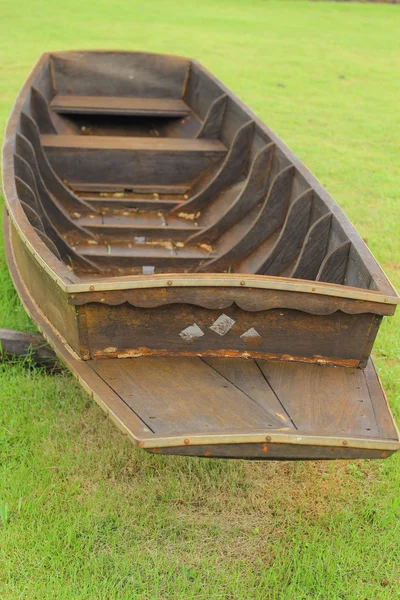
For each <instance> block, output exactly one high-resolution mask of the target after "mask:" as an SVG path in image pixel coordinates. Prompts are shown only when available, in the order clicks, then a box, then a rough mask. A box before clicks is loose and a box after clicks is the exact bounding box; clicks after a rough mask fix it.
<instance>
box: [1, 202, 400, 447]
mask: <svg viewBox="0 0 400 600" xmlns="http://www.w3.org/2000/svg"><path fill="white" fill-rule="evenodd" d="M11 226H12V224H11V222H10V220H9V219H8V217H7V215H6V214H5V215H4V224H3V231H4V241H5V248H6V256H7V261H8V263H9V264H10V275H11V279H12V281H13V283H14V286H15V288H16V290H17V292H18V295H19V297H20V299H21V303H22V304H23V306H24V309H25V310H26V312H27V313H28V315H29V316H30V317H31V318H32V319H33V320H34V321H35V323H36V325H37V326H38V328H39V330H40V332H41V333H42V335H43V337H44V338H45V339H46V340H47V341H48V343H49V344H50V345H51V346H52V348H53V349H54V351H55V352H56V354H57V356H58V357H59V358H60V360H61V361H62V362H63V363H64V364H65V365H66V366H67V368H68V369H69V370H70V371H71V373H72V374H73V375H74V377H75V378H76V379H77V380H78V381H79V383H80V385H81V386H82V387H83V389H84V390H85V391H86V392H87V393H88V394H89V395H90V396H91V397H92V398H93V399H94V400H95V402H96V403H97V404H98V405H99V406H100V408H102V409H103V410H104V411H105V412H106V414H107V415H108V416H109V417H110V418H111V420H112V421H113V422H114V423H115V424H116V425H117V426H118V428H119V429H120V430H121V431H122V433H123V434H125V435H127V436H128V437H129V438H130V439H131V441H132V442H133V443H134V444H135V445H136V446H138V447H139V448H142V449H162V448H174V447H186V448H188V447H191V446H199V445H201V446H207V445H215V446H221V445H229V444H234V445H240V444H267V445H268V444H270V445H279V444H288V445H296V446H306V447H307V446H318V447H329V448H342V449H347V448H352V449H361V450H379V451H381V452H386V451H388V452H395V451H398V450H400V432H399V430H398V428H397V425H396V423H395V420H394V417H393V414H392V411H391V410H390V406H389V403H388V401H387V397H386V394H385V392H384V390H383V388H382V384H381V381H380V378H379V376H378V375H377V373H376V370H375V366H374V365H373V363H372V361H371V363H372V366H373V369H374V372H375V374H376V377H377V383H378V385H379V387H380V390H381V392H382V395H383V400H384V402H385V405H386V407H387V410H388V414H389V417H390V421H391V425H392V426H393V432H394V434H395V436H396V437H393V438H376V437H371V438H363V437H362V436H354V435H351V436H348V437H347V436H324V435H312V434H307V433H301V432H300V431H296V432H294V433H293V434H288V433H279V430H271V429H265V430H260V431H256V430H255V431H252V432H251V433H227V432H224V433H218V432H216V433H213V434H199V433H196V432H193V434H191V433H190V432H185V433H184V434H182V435H171V434H159V433H157V434H154V433H153V434H152V435H143V434H139V433H137V432H135V431H134V430H132V429H131V428H129V426H128V425H127V424H126V423H125V422H124V420H123V416H122V415H118V412H120V411H118V410H114V409H113V407H112V406H111V403H108V402H107V401H106V400H103V398H102V396H101V392H100V391H96V388H98V387H102V388H104V386H106V387H107V389H108V390H109V391H111V393H112V395H113V397H114V399H116V400H117V402H118V407H117V408H119V409H121V408H122V411H123V412H125V414H126V412H127V410H129V412H130V416H131V420H132V419H133V420H134V421H136V422H137V425H138V426H139V425H140V424H143V422H142V421H141V420H140V418H139V417H138V416H137V415H136V414H135V413H134V412H133V411H132V410H131V409H128V406H127V404H126V403H125V402H124V401H123V400H122V398H121V397H120V396H119V395H118V394H117V393H116V392H115V391H114V390H112V388H110V387H109V386H108V384H106V383H105V382H104V380H103V379H101V377H100V376H99V375H98V374H97V373H96V372H95V371H94V370H93V369H92V368H91V366H90V363H91V361H90V360H88V361H85V360H83V359H81V358H80V357H79V356H78V355H77V354H76V352H74V350H73V349H72V348H71V347H70V346H69V344H68V343H67V342H66V340H65V339H64V338H63V337H62V336H61V335H60V333H59V332H58V331H57V330H56V329H55V327H54V326H53V325H52V323H51V322H50V321H49V320H48V319H47V318H46V316H45V315H44V313H43V312H42V310H41V309H40V307H39V306H38V305H37V304H36V302H35V300H34V299H33V297H32V296H31V294H30V293H29V291H28V289H27V288H26V286H25V283H24V281H23V279H22V277H20V275H19V270H18V265H17V262H16V260H15V256H14V250H13V246H12V241H11ZM118 360H120V359H118ZM121 360H150V359H146V358H144V359H138V358H128V359H121ZM328 368H336V367H328ZM339 368H346V367H339Z"/></svg>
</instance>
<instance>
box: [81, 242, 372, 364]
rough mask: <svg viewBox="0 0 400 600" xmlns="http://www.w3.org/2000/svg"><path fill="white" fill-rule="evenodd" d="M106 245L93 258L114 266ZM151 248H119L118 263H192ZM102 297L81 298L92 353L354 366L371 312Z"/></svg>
mask: <svg viewBox="0 0 400 600" xmlns="http://www.w3.org/2000/svg"><path fill="white" fill-rule="evenodd" d="M103 252H104V258H103V256H101V257H96V264H97V262H98V261H99V260H103V261H104V264H107V260H108V264H111V265H112V264H113V263H112V262H111V259H110V256H109V255H107V251H106V249H105V248H104V250H103ZM152 252H153V253H151V250H150V249H149V250H147V249H146V248H143V250H142V251H141V253H142V256H141V255H140V253H139V251H137V256H133V257H132V256H130V257H129V256H124V255H123V256H122V258H121V257H118V263H117V264H118V265H119V266H120V265H121V264H126V265H127V268H128V267H130V268H133V267H135V266H136V267H139V266H141V265H146V266H147V265H153V266H154V265H155V266H157V265H159V264H161V265H164V266H163V267H161V268H164V269H166V268H168V267H169V265H170V264H171V265H172V267H173V268H177V265H178V266H180V267H182V265H183V266H186V265H187V264H190V260H189V258H186V261H185V260H184V259H180V262H179V263H178V261H177V259H176V258H175V257H173V255H172V254H171V258H170V259H169V260H170V262H167V261H166V260H165V258H164V256H162V258H159V254H158V255H157V254H156V253H155V252H154V250H153V251H152ZM111 253H112V247H111ZM111 256H112V254H111ZM90 257H91V258H93V259H94V258H95V257H94V256H93V254H91V255H90ZM106 257H107V258H106ZM185 263H186V264H185ZM181 297H182V296H181ZM192 298H193V296H192ZM107 301H108V299H107V297H105V296H101V295H100V298H99V297H98V301H97V302H90V301H89V303H88V304H86V305H85V306H86V308H87V312H86V319H87V321H86V324H87V330H88V336H89V338H90V347H91V352H92V356H93V357H99V358H100V357H110V358H111V357H113V358H114V357H115V358H117V357H135V356H148V355H149V356H219V357H247V358H250V357H253V358H269V359H275V360H278V359H279V360H281V361H304V362H306V363H318V362H319V363H322V364H338V365H342V366H343V365H346V366H349V367H350V366H358V365H359V362H360V359H361V357H362V355H363V349H364V346H365V340H366V339H367V335H368V332H369V331H370V328H371V322H372V319H373V316H372V315H370V314H368V313H366V314H360V315H348V314H345V313H341V312H339V311H338V312H335V313H333V314H330V315H326V316H320V317H316V316H315V315H312V314H308V313H303V312H300V311H299V310H289V309H283V308H278V309H271V310H265V311H257V312H248V311H245V310H242V309H240V308H239V307H238V306H237V305H236V304H232V303H230V304H231V306H229V308H226V309H215V308H203V307H202V306H196V305H195V304H189V303H188V302H186V301H182V303H179V302H177V303H175V304H168V303H167V304H166V305H164V306H160V307H159V308H157V309H155V308H152V307H151V304H150V307H144V308H136V307H134V306H131V305H130V304H129V301H127V300H125V301H124V298H121V297H118V296H117V297H116V298H115V300H114V301H112V300H111V303H110V305H109V304H107ZM200 302H201V301H200ZM194 303H196V298H194ZM221 322H222V323H223V324H225V325H226V327H225V330H224V331H223V332H222V333H221V332H220V331H219V330H218V331H216V330H215V328H217V329H218V327H219V324H220V323H221ZM332 332H335V335H332Z"/></svg>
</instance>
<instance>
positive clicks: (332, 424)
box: [257, 360, 379, 437]
mask: <svg viewBox="0 0 400 600" xmlns="http://www.w3.org/2000/svg"><path fill="white" fill-rule="evenodd" d="M257 362H258V365H259V366H260V368H261V370H262V372H263V373H264V375H265V377H266V378H267V380H268V383H269V384H270V386H271V387H272V389H273V390H274V392H275V394H276V395H277V397H278V398H279V400H280V401H281V402H282V404H283V406H284V407H285V408H286V411H287V413H288V414H289V415H290V417H291V418H292V419H293V421H294V422H295V423H296V426H297V428H298V430H299V431H301V432H311V431H313V432H314V433H315V432H317V431H318V432H319V434H320V435H333V434H335V435H336V434H337V435H339V436H340V435H341V436H346V435H348V436H349V435H361V436H363V437H378V436H379V429H378V425H377V423H376V418H375V414H374V410H373V406H372V402H371V396H370V392H369V389H368V386H367V383H366V380H365V376H364V372H363V370H362V369H352V368H336V367H320V366H318V365H305V364H300V363H292V364H290V363H286V364H283V363H271V362H267V361H260V360H258V361H257ZM300 398H301V401H299V399H300Z"/></svg>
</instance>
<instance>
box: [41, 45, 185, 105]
mask: <svg viewBox="0 0 400 600" xmlns="http://www.w3.org/2000/svg"><path fill="white" fill-rule="evenodd" d="M50 62H51V69H52V75H53V86H54V87H55V90H56V92H57V93H60V94H72V95H87V96H98V95H100V96H126V97H132V96H137V97H142V98H143V97H148V98H166V97H168V98H181V97H182V94H183V89H184V86H185V82H186V79H187V74H188V69H189V66H190V60H189V59H187V58H181V57H179V56H171V55H166V54H152V53H149V52H121V51H112V50H107V51H101V50H100V51H99V50H91V51H84V52H79V51H67V52H56V53H52V54H51V57H50Z"/></svg>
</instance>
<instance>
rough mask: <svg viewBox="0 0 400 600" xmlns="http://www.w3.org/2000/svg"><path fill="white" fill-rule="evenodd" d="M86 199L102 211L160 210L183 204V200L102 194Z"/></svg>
mask: <svg viewBox="0 0 400 600" xmlns="http://www.w3.org/2000/svg"><path fill="white" fill-rule="evenodd" d="M85 201H86V202H87V203H88V204H90V205H91V206H93V208H94V209H95V210H97V211H100V212H101V211H102V209H103V208H111V209H113V208H122V209H124V208H127V209H129V208H138V209H140V210H149V211H155V210H156V211H158V210H169V209H171V208H174V207H175V206H179V205H180V204H182V200H170V199H168V198H166V199H155V198H135V197H129V196H128V197H127V198H113V197H112V196H111V195H110V196H109V197H107V198H102V197H101V196H87V197H85Z"/></svg>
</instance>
